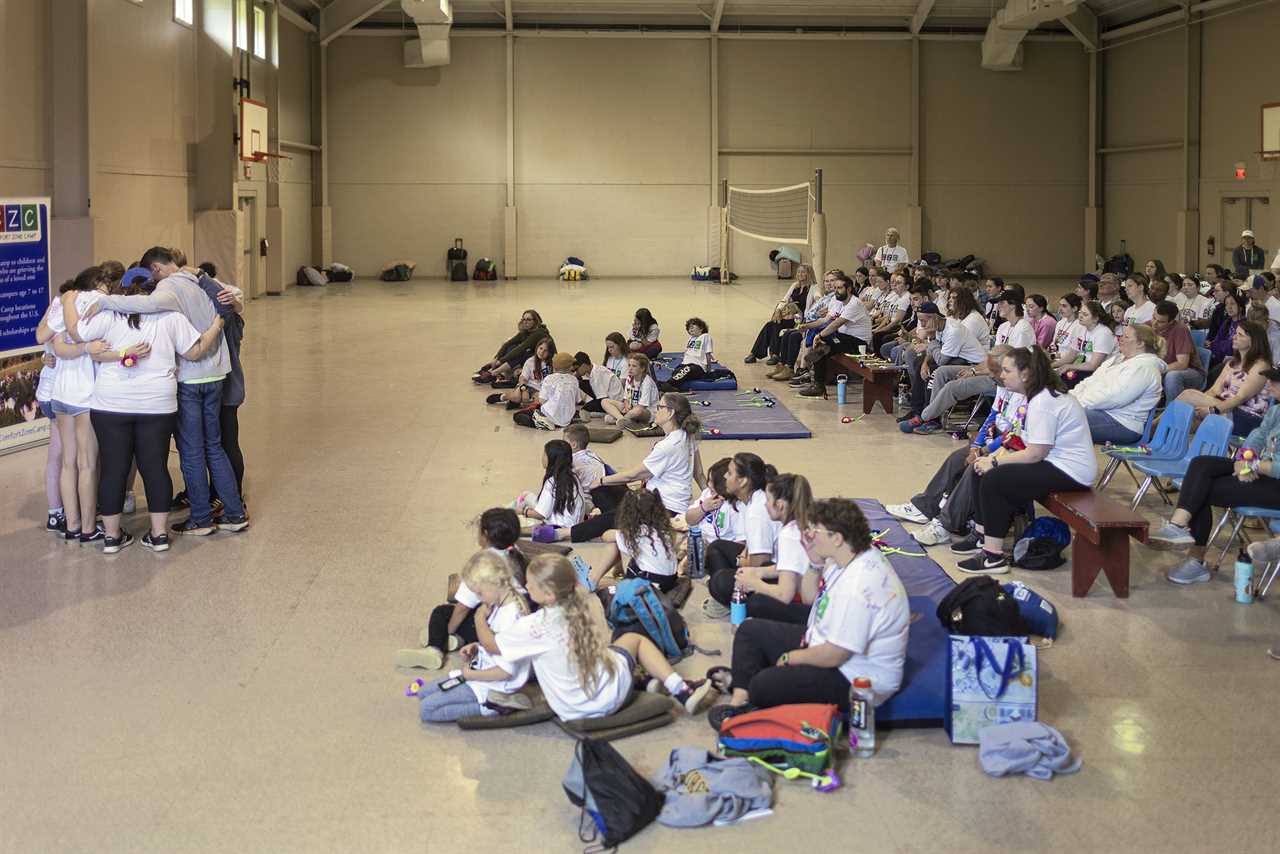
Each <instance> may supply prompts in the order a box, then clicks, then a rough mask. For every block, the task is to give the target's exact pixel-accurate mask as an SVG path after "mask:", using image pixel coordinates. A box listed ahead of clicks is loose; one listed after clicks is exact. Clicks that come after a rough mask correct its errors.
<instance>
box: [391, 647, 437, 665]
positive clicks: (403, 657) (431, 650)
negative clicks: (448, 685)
mask: <svg viewBox="0 0 1280 854" xmlns="http://www.w3.org/2000/svg"><path fill="white" fill-rule="evenodd" d="M393 661H394V662H395V665H396V667H422V668H425V669H427V670H439V669H440V668H441V667H444V653H443V652H441V651H440V650H438V649H436V648H435V647H434V646H429V647H427V648H426V649H402V650H400V651H399V652H397V653H396V654H395V658H394V659H393Z"/></svg>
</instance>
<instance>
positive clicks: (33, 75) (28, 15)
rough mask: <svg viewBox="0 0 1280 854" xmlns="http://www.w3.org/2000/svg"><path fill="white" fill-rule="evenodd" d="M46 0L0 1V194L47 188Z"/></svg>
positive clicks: (42, 191) (30, 193)
mask: <svg viewBox="0 0 1280 854" xmlns="http://www.w3.org/2000/svg"><path fill="white" fill-rule="evenodd" d="M45 2H46V0H4V2H3V3H0V57H3V64H4V83H3V85H0V116H3V117H4V118H3V120H0V194H3V195H12V196H43V195H45V194H47V193H49V192H50V191H51V182H50V176H49V164H48V156H49V153H48V150H47V149H48V123H49V82H48V74H47V73H46V69H47V65H48V44H49V23H48V15H47V10H46V8H45Z"/></svg>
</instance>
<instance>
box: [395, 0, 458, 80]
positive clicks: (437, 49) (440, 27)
mask: <svg viewBox="0 0 1280 854" xmlns="http://www.w3.org/2000/svg"><path fill="white" fill-rule="evenodd" d="M400 8H401V9H403V10H404V13H405V14H406V15H408V16H409V17H410V18H411V19H412V20H413V23H414V25H415V26H416V27H417V28H418V37H417V38H416V39H409V40H408V41H407V42H405V43H404V66H405V68H436V67H438V66H441V65H448V64H449V29H450V28H451V27H452V26H453V3H451V2H450V0H400Z"/></svg>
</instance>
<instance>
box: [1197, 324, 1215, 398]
mask: <svg viewBox="0 0 1280 854" xmlns="http://www.w3.org/2000/svg"><path fill="white" fill-rule="evenodd" d="M1201 331H1203V330H1201ZM1196 352H1197V353H1199V354H1200V367H1201V368H1202V369H1204V380H1203V381H1201V383H1200V390H1201V391H1204V390H1205V389H1207V388H1208V387H1209V360H1210V359H1212V358H1213V354H1212V353H1210V352H1209V348H1208V347H1205V346H1202V345H1197V346H1196Z"/></svg>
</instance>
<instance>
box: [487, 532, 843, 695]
mask: <svg viewBox="0 0 1280 854" xmlns="http://www.w3.org/2000/svg"><path fill="white" fill-rule="evenodd" d="M528 582H529V595H530V596H531V597H532V598H533V601H534V602H536V603H537V604H539V605H540V606H541V610H539V611H537V612H536V613H533V614H529V615H527V616H524V617H520V618H519V619H517V620H516V621H515V624H514V625H512V626H510V627H509V628H507V629H504V630H502V631H499V632H497V633H496V636H495V637H494V642H495V643H496V645H497V648H498V655H499V656H500V657H501V658H502V659H504V660H506V661H510V662H525V661H528V662H530V663H531V664H532V665H533V672H534V673H535V674H537V677H538V685H539V686H540V687H541V688H542V693H543V695H544V696H545V697H546V699H547V705H549V706H550V707H551V710H552V711H553V712H555V713H556V715H557V716H558V717H559V718H560V719H561V720H578V719H581V718H600V717H605V716H607V715H611V714H613V713H614V712H616V711H618V710H619V709H621V708H622V707H623V706H624V705H626V702H627V699H628V698H629V697H630V695H631V691H632V689H633V688H634V686H635V670H636V667H637V665H638V666H641V667H643V668H644V669H645V671H646V672H647V673H648V674H649V675H650V676H651V677H652V680H651V683H650V684H651V686H652V687H654V688H657V687H662V688H665V689H666V692H667V693H668V694H669V695H670V696H671V698H672V699H673V700H675V701H676V702H677V703H679V704H680V706H681V707H682V708H683V709H684V710H685V711H686V712H688V713H689V714H691V715H696V714H698V713H700V712H702V711H703V710H705V709H706V708H707V706H708V705H709V704H710V703H711V702H712V700H713V699H714V698H715V696H716V692H715V688H714V687H713V686H712V685H711V683H710V682H709V681H707V680H701V679H700V680H695V681H686V680H685V679H684V677H682V676H681V675H680V674H679V673H677V672H675V670H673V669H672V668H671V665H670V664H668V663H667V659H666V656H665V655H664V654H663V653H662V650H660V649H658V647H657V646H655V645H654V643H653V641H651V640H649V639H648V638H647V637H644V636H643V635H639V634H635V633H631V632H629V633H627V634H624V635H622V636H621V637H619V638H616V639H615V640H614V641H613V642H612V643H610V641H609V627H608V624H607V623H606V622H605V618H604V608H603V607H602V606H601V605H600V600H599V599H598V598H597V597H595V596H594V595H592V594H591V593H588V592H587V590H586V589H585V588H584V587H583V586H582V585H581V584H579V583H578V576H577V573H575V572H574V568H573V564H572V563H570V562H569V559H568V558H565V557H562V556H560V555H540V556H538V557H536V558H534V559H533V560H532V561H531V562H530V563H529V571H528ZM846 692H847V689H846ZM846 702H847V700H846Z"/></svg>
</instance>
